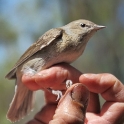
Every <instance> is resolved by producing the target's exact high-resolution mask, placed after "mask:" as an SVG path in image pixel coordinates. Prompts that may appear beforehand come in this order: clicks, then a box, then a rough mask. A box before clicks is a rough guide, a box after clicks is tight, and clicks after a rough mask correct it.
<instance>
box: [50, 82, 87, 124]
mask: <svg viewBox="0 0 124 124" xmlns="http://www.w3.org/2000/svg"><path fill="white" fill-rule="evenodd" d="M88 99H89V91H88V90H87V88H86V87H84V86H83V85H82V84H79V83H78V84H74V85H72V86H71V87H70V88H69V89H68V90H67V91H66V93H65V95H64V96H63V97H62V98H61V100H60V101H59V103H58V107H57V109H56V111H55V114H54V117H53V120H52V121H50V123H49V124H83V123H84V121H85V113H86V108H87V105H88Z"/></svg>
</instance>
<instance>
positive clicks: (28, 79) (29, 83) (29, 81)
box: [22, 75, 41, 91]
mask: <svg viewBox="0 0 124 124" xmlns="http://www.w3.org/2000/svg"><path fill="white" fill-rule="evenodd" d="M22 82H23V83H24V84H25V86H26V87H28V88H29V89H30V90H32V91H36V90H39V89H41V87H40V86H39V85H38V84H37V83H36V82H35V80H34V78H33V77H32V76H29V75H23V76H22Z"/></svg>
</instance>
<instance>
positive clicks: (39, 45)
mask: <svg viewBox="0 0 124 124" xmlns="http://www.w3.org/2000/svg"><path fill="white" fill-rule="evenodd" d="M60 36H62V29H60V28H54V29H51V30H49V31H47V32H46V33H45V34H44V35H42V36H41V37H40V38H39V39H38V41H36V42H35V43H34V44H33V45H31V46H30V47H29V48H28V49H27V50H26V52H25V53H24V54H23V55H22V56H21V57H20V59H19V60H18V61H17V63H16V64H15V66H14V67H13V69H12V70H11V71H10V72H9V73H8V74H7V75H6V78H8V79H12V78H15V72H16V68H17V67H18V66H20V65H21V64H22V63H23V62H25V61H26V60H27V59H28V58H29V57H31V56H32V55H34V54H35V53H37V52H38V51H40V50H41V49H43V48H45V47H47V46H48V45H49V44H50V43H52V42H53V41H54V40H55V39H56V38H58V37H60Z"/></svg>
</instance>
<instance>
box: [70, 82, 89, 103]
mask: <svg viewBox="0 0 124 124" xmlns="http://www.w3.org/2000/svg"><path fill="white" fill-rule="evenodd" d="M71 96H72V99H73V100H75V101H77V102H79V103H81V104H83V105H86V104H88V99H89V90H88V89H87V88H86V87H85V86H84V85H83V84H77V85H76V86H75V87H74V88H73V90H72V94H71Z"/></svg>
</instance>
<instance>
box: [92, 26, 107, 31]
mask: <svg viewBox="0 0 124 124" xmlns="http://www.w3.org/2000/svg"><path fill="white" fill-rule="evenodd" d="M105 27H106V26H102V25H94V29H95V30H100V29H102V28H105Z"/></svg>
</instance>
